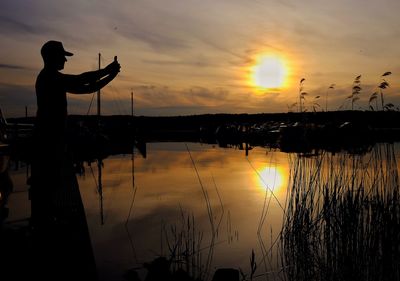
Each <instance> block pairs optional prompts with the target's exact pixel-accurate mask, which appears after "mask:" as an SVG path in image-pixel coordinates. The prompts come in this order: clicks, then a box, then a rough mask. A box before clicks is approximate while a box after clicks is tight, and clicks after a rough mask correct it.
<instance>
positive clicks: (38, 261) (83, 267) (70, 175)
mask: <svg viewBox="0 0 400 281" xmlns="http://www.w3.org/2000/svg"><path fill="white" fill-rule="evenodd" d="M58 165H60V166H59V167H58V168H59V171H60V174H59V175H58V177H59V178H58V180H59V181H58V183H59V184H57V183H55V184H54V185H53V188H54V189H55V190H54V191H55V192H53V193H52V195H51V196H45V200H49V199H52V200H53V201H52V202H47V204H45V205H43V206H41V205H40V204H41V203H43V202H44V200H41V199H38V200H37V198H33V199H34V200H33V201H32V202H31V204H32V212H31V215H32V216H31V218H30V219H29V220H28V221H27V222H25V223H21V222H17V223H12V222H10V223H7V221H6V222H5V223H4V225H3V226H2V228H1V229H0V239H1V240H2V243H1V244H2V247H1V250H0V280H24V279H25V278H30V279H32V278H34V279H38V280H85V281H86V280H88V281H89V280H93V281H95V280H98V277H97V269H96V263H95V258H94V254H93V249H92V244H91V240H90V234H89V229H88V225H87V221H86V215H85V210H84V206H83V203H82V199H81V195H80V191H79V185H78V181H77V178H76V175H75V172H74V169H73V166H72V164H70V163H69V162H68V161H65V162H63V163H58ZM52 172H54V171H52ZM50 179H51V180H54V179H55V177H52V176H50ZM31 181H32V182H31V189H33V190H35V189H36V193H35V196H41V195H43V193H42V192H41V191H39V192H37V191H38V190H40V189H41V187H42V186H40V184H43V183H45V182H46V181H47V179H38V178H36V179H34V178H32V179H31ZM45 191H47V190H45ZM30 197H31V199H32V194H31V195H30ZM35 199H36V200H35ZM49 206H53V207H52V210H45V208H49ZM39 216H42V217H39Z"/></svg>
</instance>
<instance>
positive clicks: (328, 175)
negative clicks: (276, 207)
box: [280, 144, 400, 281]
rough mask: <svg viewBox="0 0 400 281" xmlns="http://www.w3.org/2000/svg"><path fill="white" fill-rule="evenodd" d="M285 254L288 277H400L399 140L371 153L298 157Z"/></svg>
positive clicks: (283, 240) (292, 159) (283, 243)
mask: <svg viewBox="0 0 400 281" xmlns="http://www.w3.org/2000/svg"><path fill="white" fill-rule="evenodd" d="M290 166H291V175H290V185H289V188H288V196H287V202H286V204H287V205H286V208H285V209H286V211H285V216H284V221H283V228H282V232H281V238H280V239H281V243H280V247H281V249H280V253H281V262H282V264H283V267H284V268H285V271H284V279H286V280H296V281H297V280H400V197H399V177H398V169H397V163H396V158H395V153H394V145H393V144H379V145H377V146H375V147H374V148H372V150H371V151H370V153H367V154H364V155H354V154H348V153H344V154H337V155H333V154H330V153H323V154H321V155H318V156H316V157H312V158H307V157H301V156H290Z"/></svg>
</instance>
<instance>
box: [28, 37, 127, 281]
mask: <svg viewBox="0 0 400 281" xmlns="http://www.w3.org/2000/svg"><path fill="white" fill-rule="evenodd" d="M41 54H42V57H43V61H44V68H43V69H42V71H41V72H40V74H39V75H38V77H37V80H36V97H37V115H36V124H35V146H34V148H33V149H34V152H33V161H32V177H31V189H30V199H31V210H32V213H31V225H32V226H33V230H34V232H33V233H35V237H36V238H35V241H36V242H35V243H34V245H35V247H37V249H36V250H35V252H42V253H43V255H42V256H43V259H37V257H36V258H35V265H34V266H33V268H35V270H39V272H38V273H37V274H38V275H40V277H41V279H45V280H73V279H76V278H75V277H77V274H78V272H81V273H79V275H80V276H81V277H82V280H92V279H93V278H94V276H95V269H94V266H92V267H91V266H90V263H91V262H93V263H92V264H94V258H93V256H92V253H91V244H90V238H89V235H88V231H87V224H86V217H85V214H84V209H83V204H82V201H81V198H80V193H79V188H78V184H77V180H76V177H75V174H74V172H73V167H72V161H71V159H70V157H69V156H68V153H67V150H66V124H67V93H72V94H87V93H93V92H95V91H98V90H99V89H101V88H103V87H104V86H105V85H107V84H108V83H109V82H111V81H112V80H113V79H114V78H115V77H116V76H117V74H118V72H119V71H120V65H119V63H118V61H117V59H116V57H115V59H114V61H113V62H112V63H110V64H109V65H107V66H106V67H105V68H103V69H100V70H96V71H90V72H85V73H82V74H78V75H71V74H64V73H61V72H60V70H62V69H63V68H64V64H65V62H66V61H67V59H66V57H68V56H72V55H73V54H72V53H70V52H67V51H66V50H65V49H64V47H63V45H62V43H61V42H58V41H48V42H46V43H45V44H44V45H43V47H42V49H41ZM85 229H86V231H85ZM84 249H86V250H84ZM36 263H37V264H40V263H44V264H46V263H47V265H43V266H45V267H46V268H45V269H44V271H41V270H43V269H42V268H39V267H38V266H36ZM67 273H68V274H67ZM42 275H43V276H46V277H45V278H42ZM78 279H79V278H78Z"/></svg>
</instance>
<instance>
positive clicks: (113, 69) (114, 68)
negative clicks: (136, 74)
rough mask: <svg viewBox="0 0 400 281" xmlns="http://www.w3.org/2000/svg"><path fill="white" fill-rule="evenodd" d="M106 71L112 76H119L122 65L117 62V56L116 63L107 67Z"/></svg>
mask: <svg viewBox="0 0 400 281" xmlns="http://www.w3.org/2000/svg"><path fill="white" fill-rule="evenodd" d="M104 70H105V71H106V72H107V73H108V74H110V75H117V74H118V72H120V70H121V65H120V64H119V62H118V60H117V56H115V57H114V61H113V62H112V63H110V64H109V65H107V66H106V67H105V68H104Z"/></svg>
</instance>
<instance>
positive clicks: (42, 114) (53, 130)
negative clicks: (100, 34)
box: [36, 41, 120, 144]
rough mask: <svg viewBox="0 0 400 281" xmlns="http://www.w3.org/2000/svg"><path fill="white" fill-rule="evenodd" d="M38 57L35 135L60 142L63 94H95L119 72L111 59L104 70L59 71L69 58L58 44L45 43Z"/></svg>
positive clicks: (64, 107)
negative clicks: (41, 65)
mask: <svg viewBox="0 0 400 281" xmlns="http://www.w3.org/2000/svg"><path fill="white" fill-rule="evenodd" d="M41 54H42V57H43V61H44V68H43V69H42V71H41V72H40V74H39V75H38V77H37V80H36V97H37V116H36V117H37V121H36V122H37V123H36V128H37V131H36V132H37V136H38V137H39V138H40V140H41V141H45V142H47V141H49V142H50V143H51V144H56V143H63V142H64V141H65V126H66V120H67V119H66V118H67V95H66V94H67V92H68V93H72V94H89V93H93V92H96V91H98V90H99V89H101V88H103V87H104V86H105V85H107V84H108V83H109V82H111V81H112V80H113V79H114V78H115V76H116V75H117V74H118V72H119V71H120V65H119V63H118V61H117V60H116V58H115V60H114V61H113V62H112V63H110V64H109V65H108V66H106V67H105V68H104V69H100V70H96V71H90V72H85V73H82V74H79V75H70V74H63V73H61V72H60V70H62V69H64V64H65V62H66V61H67V59H66V57H67V56H72V55H73V54H72V53H70V52H67V51H65V50H64V47H63V45H62V43H61V42H58V41H48V42H46V43H45V44H44V45H43V47H42V49H41Z"/></svg>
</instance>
